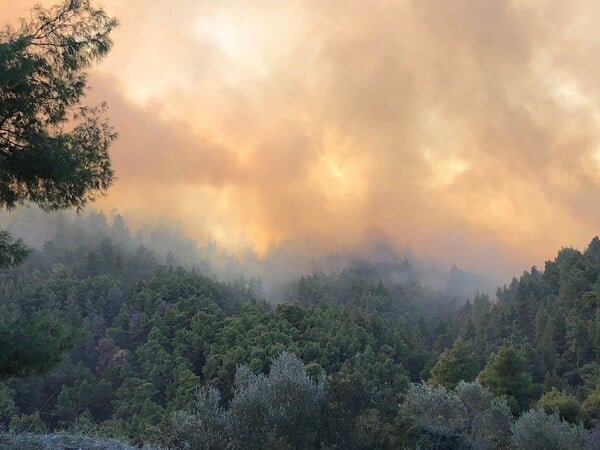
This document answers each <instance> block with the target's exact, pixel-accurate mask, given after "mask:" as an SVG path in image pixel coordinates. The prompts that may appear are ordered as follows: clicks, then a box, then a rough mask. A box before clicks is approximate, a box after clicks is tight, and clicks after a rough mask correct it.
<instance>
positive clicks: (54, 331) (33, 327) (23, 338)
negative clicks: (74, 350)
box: [0, 313, 77, 378]
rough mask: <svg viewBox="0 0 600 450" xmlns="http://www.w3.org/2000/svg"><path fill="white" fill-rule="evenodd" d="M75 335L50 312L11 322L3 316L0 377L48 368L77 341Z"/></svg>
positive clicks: (1, 322)
mask: <svg viewBox="0 0 600 450" xmlns="http://www.w3.org/2000/svg"><path fill="white" fill-rule="evenodd" d="M76 336H77V335H76V333H75V332H74V331H73V330H72V329H70V328H68V327H66V326H65V325H64V324H62V323H61V322H60V321H59V320H57V319H56V318H55V317H53V316H51V315H50V314H49V313H43V314H41V315H39V316H38V317H36V318H35V319H33V320H26V319H25V318H19V319H17V320H13V321H11V322H9V323H6V322H4V320H1V319H0V378H6V377H10V376H21V377H22V376H27V375H29V374H31V373H40V372H44V371H46V370H48V369H49V368H50V367H52V366H53V365H55V364H56V363H57V362H58V361H59V360H60V358H61V357H62V355H63V352H64V351H65V350H66V349H67V348H69V347H70V346H71V345H72V344H73V343H74V342H75V338H76Z"/></svg>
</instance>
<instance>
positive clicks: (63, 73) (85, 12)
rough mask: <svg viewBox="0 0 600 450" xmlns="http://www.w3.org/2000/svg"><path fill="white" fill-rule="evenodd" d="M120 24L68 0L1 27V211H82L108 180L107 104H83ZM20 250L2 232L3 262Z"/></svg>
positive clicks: (15, 258) (83, 2) (81, 1)
mask: <svg viewBox="0 0 600 450" xmlns="http://www.w3.org/2000/svg"><path fill="white" fill-rule="evenodd" d="M116 25H117V20H116V19H114V18H111V17H109V16H108V15H107V14H106V13H105V12H104V11H103V10H102V9H99V8H95V7H93V6H92V5H91V3H90V2H89V1H88V0H69V1H65V2H62V3H61V4H59V5H57V6H55V7H53V8H50V9H44V8H42V7H40V6H36V7H35V8H34V10H33V14H32V17H31V19H30V20H29V21H25V20H23V21H21V23H20V26H18V27H16V28H12V27H6V28H5V29H4V30H3V31H2V32H0V208H12V207H14V206H15V205H18V204H22V203H25V202H33V203H35V204H37V205H39V206H40V207H42V208H44V209H47V210H52V209H59V208H68V207H75V208H78V209H81V208H82V207H83V206H84V205H85V204H86V203H88V202H89V201H91V200H94V198H96V196H97V195H98V194H99V193H103V192H105V191H106V190H107V189H108V187H109V186H110V185H111V183H112V181H113V177H114V174H113V170H112V167H111V162H110V157H109V154H108V149H109V146H110V144H111V143H112V141H113V140H114V139H115V138H116V133H115V131H114V129H113V128H112V127H111V126H110V124H109V123H108V121H107V119H106V118H105V117H104V113H105V111H106V105H105V104H102V105H99V106H93V107H88V106H84V105H82V103H81V101H82V99H83V97H84V96H85V93H86V88H87V76H86V73H85V69H86V68H88V67H90V66H91V65H92V64H93V63H95V62H97V61H98V60H100V59H101V58H102V57H103V56H104V55H106V53H107V52H108V51H109V49H110V48H111V45H112V41H111V39H110V32H111V31H112V30H113V29H114V28H115V26H116ZM5 242H6V244H5ZM23 251H24V248H23V246H22V244H21V243H19V242H18V241H14V242H11V241H10V239H9V237H8V236H7V235H6V234H4V235H2V237H1V238H0V267H1V266H4V267H6V266H10V265H14V264H17V263H19V262H20V261H21V260H22V256H23Z"/></svg>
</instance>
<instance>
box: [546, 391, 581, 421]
mask: <svg viewBox="0 0 600 450" xmlns="http://www.w3.org/2000/svg"><path fill="white" fill-rule="evenodd" d="M536 406H537V407H538V408H539V409H542V410H544V411H545V412H546V413H547V414H551V413H553V412H557V413H558V414H559V416H560V417H561V418H562V419H564V420H566V421H567V422H571V423H575V422H576V421H577V419H578V417H579V413H580V411H579V409H580V406H579V401H577V398H575V397H574V396H573V395H570V394H569V393H567V392H565V391H559V390H558V389H556V388H554V387H553V388H552V389H551V390H550V391H549V392H546V393H545V394H544V395H542V397H541V398H540V399H539V400H538V402H537V404H536Z"/></svg>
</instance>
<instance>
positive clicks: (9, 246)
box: [0, 230, 29, 269]
mask: <svg viewBox="0 0 600 450" xmlns="http://www.w3.org/2000/svg"><path fill="white" fill-rule="evenodd" d="M28 254H29V249H27V248H26V247H25V246H24V245H23V241H22V240H21V239H16V240H15V239H13V238H12V236H11V235H10V233H9V232H8V231H6V230H0V269H4V268H6V267H12V266H16V265H18V264H21V263H22V262H23V261H24V260H25V258H26V257H27V255H28Z"/></svg>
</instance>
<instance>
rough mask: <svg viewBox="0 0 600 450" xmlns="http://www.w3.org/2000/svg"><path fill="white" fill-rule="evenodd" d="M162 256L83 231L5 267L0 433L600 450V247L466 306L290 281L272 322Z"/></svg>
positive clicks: (0, 303)
mask: <svg viewBox="0 0 600 450" xmlns="http://www.w3.org/2000/svg"><path fill="white" fill-rule="evenodd" d="M175 259H176V255H173V254H168V255H167V256H166V257H164V256H161V255H160V254H159V253H157V252H154V251H151V250H149V249H148V248H146V247H144V246H143V245H140V244H139V242H138V241H137V240H136V239H135V238H134V237H132V236H130V235H129V232H128V231H127V228H126V227H125V226H124V223H123V221H122V219H121V218H119V217H118V218H117V219H116V220H114V221H113V223H107V222H106V221H104V220H103V219H102V220H98V216H93V215H92V216H89V217H88V218H87V219H81V220H78V221H75V222H65V224H64V225H63V227H62V229H61V228H60V227H59V229H58V230H57V231H56V234H55V236H53V237H52V238H51V239H50V240H48V241H47V242H46V244H45V245H44V246H43V248H41V249H39V250H34V251H33V252H32V253H31V254H30V255H29V257H28V258H27V260H26V261H25V262H24V263H22V264H21V265H19V266H17V267H15V268H11V269H5V270H2V272H1V273H0V308H1V309H2V310H1V314H0V317H1V319H0V320H1V322H0V324H1V325H0V336H1V340H0V345H1V346H2V353H1V355H2V356H1V357H2V359H1V360H0V370H1V371H2V374H3V378H4V380H3V382H2V384H1V390H0V404H1V405H2V411H3V412H2V418H1V424H2V427H3V429H4V430H5V431H8V430H12V431H11V432H13V433H15V432H17V433H19V432H20V433H22V432H29V433H47V432H52V431H56V430H68V431H69V432H72V433H77V432H85V433H88V434H94V435H100V436H107V437H117V438H120V439H123V440H126V441H129V442H130V443H132V444H142V443H154V444H156V445H162V446H165V447H172V448H328V449H334V448H340V449H346V448H364V449H367V448H369V449H370V448H415V447H417V446H421V447H422V448H423V447H424V448H509V447H511V448H513V447H514V448H563V447H564V448H584V446H585V445H586V442H587V443H588V448H594V447H593V445H594V442H595V441H594V439H596V440H597V439H598V428H595V427H597V425H598V422H599V420H600V388H599V386H600V384H599V382H600V363H599V361H600V310H599V308H598V302H599V300H600V240H598V238H595V239H594V240H593V241H592V242H591V244H590V245H589V247H588V249H587V250H586V251H585V252H583V253H581V252H579V251H577V250H574V249H563V250H561V251H560V252H559V253H558V255H557V257H556V259H555V260H554V261H549V262H547V263H546V266H545V268H544V270H543V271H540V270H537V269H535V268H532V269H531V270H530V271H528V272H525V273H524V274H523V275H522V276H521V277H520V278H518V279H517V278H515V279H513V280H512V282H511V283H510V284H509V285H507V286H504V287H502V288H500V289H498V291H497V295H496V297H497V298H495V299H493V300H491V299H489V298H488V297H487V296H485V295H477V296H475V297H474V298H473V299H472V300H471V301H467V302H466V303H464V302H458V301H457V299H456V298H451V297H444V296H443V295H442V294H440V293H434V292H433V291H432V290H431V289H429V288H427V287H426V286H424V285H422V284H420V283H419V281H418V280H416V279H414V278H412V277H405V278H404V279H403V280H402V281H399V282H394V281H393V279H394V277H393V276H391V275H390V274H392V273H394V271H400V270H401V271H402V273H406V271H407V270H409V271H410V267H409V266H410V262H408V260H406V259H402V260H398V261H396V262H393V261H392V262H390V261H388V262H386V263H381V264H373V263H367V262H361V261H354V262H351V263H349V264H348V265H347V267H346V268H344V269H342V270H340V271H337V272H333V273H329V274H325V273H313V274H308V275H299V277H298V278H297V280H296V281H295V282H294V283H292V284H293V286H292V288H290V289H289V292H290V293H289V296H290V297H289V298H288V299H287V300H288V301H287V302H285V303H281V304H278V305H271V304H269V303H268V302H266V301H265V300H264V299H263V298H261V295H260V284H259V283H257V282H256V280H245V279H244V278H239V279H238V280H236V281H235V282H228V283H225V282H219V281H217V280H215V279H214V278H213V277H208V276H205V275H204V274H203V272H202V270H199V269H193V268H183V267H180V266H177V265H176V264H173V261H174V260H175ZM17 363H18V364H17ZM549 430H552V433H554V434H553V435H549V433H550V431H549ZM586 430H587V431H586ZM594 430H595V431H594ZM536 433H537V434H539V436H538V435H537V434H536ZM532 434H535V435H532ZM540 436H543V437H544V439H554V440H555V441H556V442H559V441H560V442H562V443H563V444H561V445H562V447H552V445H553V444H548V445H550V446H546V447H540V446H539V445H540V444H539V443H540V442H543V441H540V439H541V437H540ZM528 440H530V441H532V442H537V444H536V445H538V446H537V447H535V446H533V447H532V446H531V445H533V444H531V445H530V444H526V442H528ZM552 442H554V441H552ZM565 446H566V447H565ZM589 446H591V447H589Z"/></svg>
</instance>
